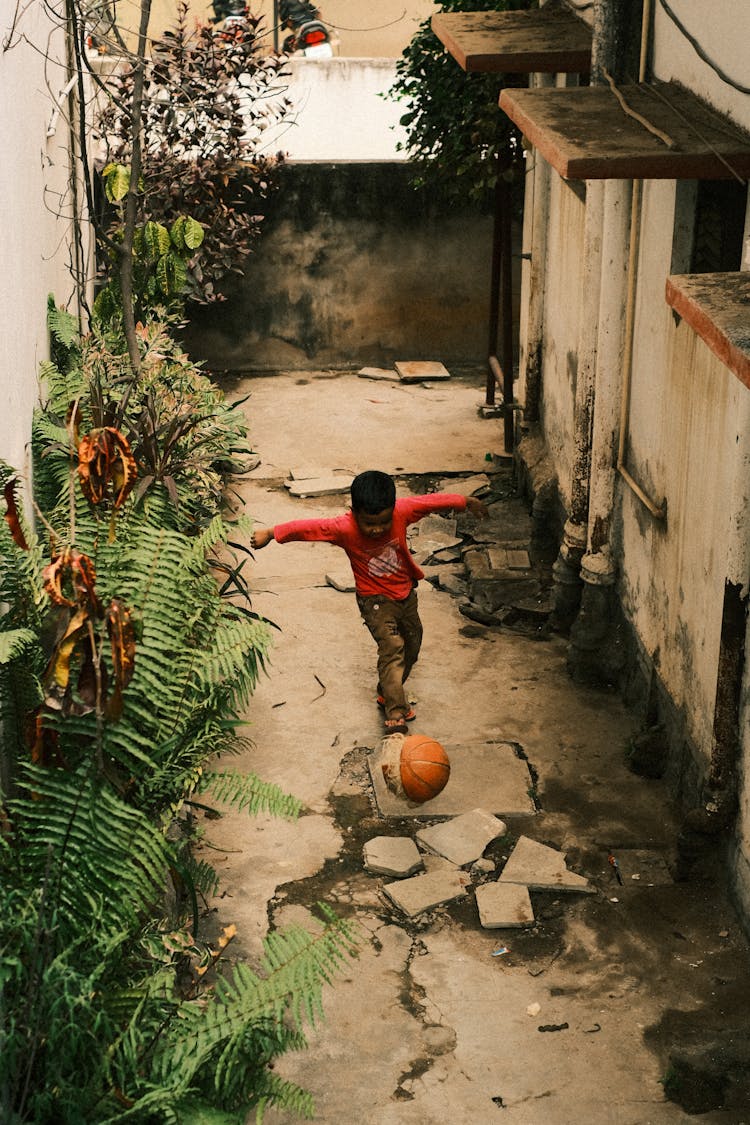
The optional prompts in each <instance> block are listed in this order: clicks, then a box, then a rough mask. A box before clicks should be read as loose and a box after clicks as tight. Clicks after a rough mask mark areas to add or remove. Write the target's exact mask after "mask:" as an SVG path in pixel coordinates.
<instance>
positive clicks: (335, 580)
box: [326, 570, 356, 594]
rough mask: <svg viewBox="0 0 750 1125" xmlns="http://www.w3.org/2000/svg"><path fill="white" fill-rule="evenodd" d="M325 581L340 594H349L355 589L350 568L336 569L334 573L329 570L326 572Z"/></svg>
mask: <svg viewBox="0 0 750 1125" xmlns="http://www.w3.org/2000/svg"><path fill="white" fill-rule="evenodd" d="M326 583H327V585H329V586H333V588H334V590H340V591H341V593H342V594H351V593H352V592H353V591H354V590H355V589H356V587H355V585H354V575H353V574H352V572H351V570H337V571H336V572H335V573H334V572H333V571H331V572H330V573H328V574H326Z"/></svg>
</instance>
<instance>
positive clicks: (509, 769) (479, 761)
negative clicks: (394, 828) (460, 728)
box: [367, 742, 536, 820]
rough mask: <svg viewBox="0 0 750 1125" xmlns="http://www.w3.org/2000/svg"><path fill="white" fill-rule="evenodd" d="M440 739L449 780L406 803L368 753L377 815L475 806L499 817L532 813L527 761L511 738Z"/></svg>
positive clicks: (421, 814)
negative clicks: (427, 797) (432, 793)
mask: <svg viewBox="0 0 750 1125" xmlns="http://www.w3.org/2000/svg"><path fill="white" fill-rule="evenodd" d="M444 745H445V750H446V752H447V754H448V758H449V759H450V764H451V773H450V778H449V780H448V784H447V785H446V787H445V789H443V791H442V793H439V794H438V796H437V797H435V798H433V800H431V801H425V802H424V804H422V805H413V804H409V803H407V802H406V801H404V800H402V799H400V798H399V797H396V796H395V795H394V794H393V793H391V791H390V789H389V788H388V786H387V785H386V783H385V779H384V778H383V773H382V770H381V769H380V762H379V758H378V755H377V752H375V751H373V752H372V753H370V754H368V758H367V761H368V765H369V769H370V777H371V778H372V784H373V789H374V790H375V800H376V802H377V806H378V810H379V812H380V814H381V815H382V816H385V817H390V816H397V817H414V818H415V819H419V818H422V819H425V820H426V819H428V818H430V817H436V816H459V815H460V814H461V813H466V812H471V811H472V810H473V809H478V808H482V809H485V810H486V811H487V812H490V813H494V814H495V816H500V817H505V816H533V815H534V813H535V812H536V808H535V806H534V802H533V800H532V798H531V793H530V791H531V787H532V784H533V783H532V778H531V774H530V773H529V767H528V765H527V764H526V762H525V761H523V759H522V758H519V757H517V755H516V753H515V750H514V748H513V745H512V743H510V742H475V743H463V744H462V745H460V746H453V745H451V744H448V743H446V744H444Z"/></svg>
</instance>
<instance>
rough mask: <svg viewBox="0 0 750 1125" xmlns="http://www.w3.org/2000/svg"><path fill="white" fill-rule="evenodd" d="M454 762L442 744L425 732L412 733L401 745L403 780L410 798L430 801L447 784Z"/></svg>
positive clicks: (411, 799) (402, 782)
mask: <svg viewBox="0 0 750 1125" xmlns="http://www.w3.org/2000/svg"><path fill="white" fill-rule="evenodd" d="M450 774H451V764H450V761H449V760H448V755H447V754H446V752H445V750H444V749H443V747H442V746H441V745H440V743H439V742H436V741H435V739H434V738H428V737H427V735H426V734H410V735H407V736H406V738H405V739H404V742H403V746H402V747H401V784H402V785H403V787H404V792H405V793H406V796H407V797H408V798H409V800H410V801H416V802H417V803H418V804H421V803H422V802H423V801H431V800H432V798H433V797H437V795H438V793H440V792H441V790H443V789H444V788H445V786H446V785H447V783H448V778H449V777H450Z"/></svg>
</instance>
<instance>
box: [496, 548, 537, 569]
mask: <svg viewBox="0 0 750 1125" xmlns="http://www.w3.org/2000/svg"><path fill="white" fill-rule="evenodd" d="M487 555H488V557H489V560H490V566H491V567H492V569H493V570H528V569H529V567H530V566H531V560H530V559H529V552H528V551H525V550H522V549H519V548H515V547H510V548H509V547H488V548H487Z"/></svg>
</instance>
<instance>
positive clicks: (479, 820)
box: [417, 809, 507, 867]
mask: <svg viewBox="0 0 750 1125" xmlns="http://www.w3.org/2000/svg"><path fill="white" fill-rule="evenodd" d="M506 832H507V828H506V825H505V822H504V821H502V820H500V819H499V818H498V817H496V816H493V815H492V813H488V812H485V811H484V809H472V810H470V811H469V812H465V813H461V815H460V816H454V817H453V818H452V819H451V820H446V821H442V822H441V823H440V824H433V825H432V826H431V827H430V828H421V829H420V830H419V831H418V832H417V839H418V840H419V843H420V844H421V845H422V847H424V848H426V849H427V850H428V851H430V852H434V853H435V854H436V855H441V856H443V857H444V858H445V859H449V860H450V861H451V863H455V864H456V866H457V867H464V866H466V865H467V864H469V863H473V862H474V860H475V859H479V858H480V856H481V855H482V853H483V852H484V849H485V848H486V847H487V845H488V844H489V843H491V841H492V840H496V839H497V837H498V836H504V835H505V833H506Z"/></svg>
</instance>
